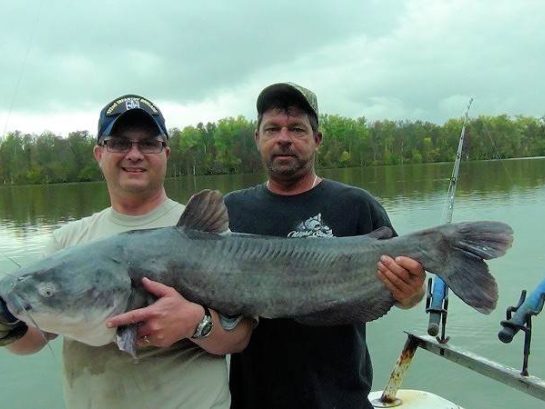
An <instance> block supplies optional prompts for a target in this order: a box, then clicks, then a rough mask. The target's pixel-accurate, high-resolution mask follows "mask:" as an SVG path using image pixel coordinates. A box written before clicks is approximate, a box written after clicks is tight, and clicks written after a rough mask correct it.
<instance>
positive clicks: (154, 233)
mask: <svg viewBox="0 0 545 409" xmlns="http://www.w3.org/2000/svg"><path fill="white" fill-rule="evenodd" d="M207 194H216V195H218V193H215V192H212V193H210V192H207ZM203 195H204V193H203ZM205 198H207V197H206V196H205ZM220 199H221V196H220ZM220 202H221V203H220V204H219V205H217V203H216V205H217V207H219V208H222V210H221V212H225V209H224V206H223V202H222V201H221V200H220ZM207 203H208V202H207ZM201 206H203V204H202V203H200V202H197V203H196V204H194V205H193V206H192V205H191V203H190V204H188V210H186V212H189V214H188V215H186V213H184V215H185V216H184V215H183V216H182V219H181V221H180V225H179V226H176V227H167V228H160V229H152V230H140V231H132V232H127V233H122V234H119V235H116V236H113V237H110V238H107V239H104V240H101V241H97V242H94V243H89V244H86V245H81V246H75V247H72V248H69V249H65V250H62V251H61V252H58V253H56V254H54V255H52V256H51V257H49V258H47V259H45V260H43V261H41V262H39V263H37V264H36V265H34V266H29V267H26V268H23V269H21V270H20V271H19V273H18V274H17V277H16V278H14V277H6V278H4V279H3V280H2V281H1V282H0V296H1V297H2V298H3V299H4V300H5V301H6V304H7V305H8V308H9V309H10V311H11V312H12V313H13V314H14V315H15V316H17V317H18V318H20V319H23V320H25V321H27V322H29V320H28V317H32V318H33V320H34V323H35V324H37V325H38V326H39V327H40V328H42V329H43V330H46V331H49V332H54V333H60V334H62V335H66V336H69V337H72V338H74V339H77V340H79V341H81V342H85V343H88V344H90V345H103V344H105V343H108V342H111V341H112V339H113V336H114V334H113V332H111V331H110V332H108V331H106V332H105V326H104V322H105V321H106V319H107V318H108V317H110V316H113V315H116V314H118V313H121V312H124V311H126V310H130V309H134V308H139V307H142V306H144V305H147V304H149V303H150V302H152V301H153V300H151V299H150V298H149V296H148V294H147V293H146V292H145V291H144V290H143V288H142V287H141V285H140V282H141V278H142V277H148V278H150V279H152V280H155V281H159V282H162V283H164V284H166V285H168V286H172V287H174V288H175V289H176V290H177V291H178V292H180V293H181V294H182V295H183V296H184V297H186V298H187V299H189V300H191V301H194V302H197V303H199V304H203V305H207V306H209V307H211V308H213V309H215V310H217V311H219V312H221V313H223V314H225V315H244V316H261V317H267V318H278V317H283V318H294V319H296V320H297V321H299V322H302V323H306V324H312V325H336V324H345V323H356V322H366V321H371V320H374V319H376V318H378V317H380V316H382V315H384V314H385V313H386V312H387V311H388V310H389V309H390V308H391V306H392V305H393V304H394V299H393V298H392V296H391V294H390V292H389V291H388V290H387V289H386V288H385V287H384V285H383V284H382V282H381V281H380V280H379V279H378V278H377V277H376V271H377V262H378V260H379V258H380V256H381V255H382V254H387V255H390V256H392V257H396V256H400V255H403V256H408V257H411V258H414V259H416V260H418V261H420V262H421V263H422V265H423V266H424V268H425V269H426V270H428V271H430V272H433V273H435V274H437V275H439V276H441V277H442V278H443V279H444V280H445V282H446V283H447V285H449V287H450V288H451V289H452V290H453V291H454V292H455V293H456V294H457V295H458V296H459V297H460V298H462V300H464V301H465V302H466V303H468V304H469V305H471V306H473V307H474V308H476V309H477V310H479V311H481V312H484V313H488V312H490V311H491V310H492V309H494V307H495V304H496V300H497V287H496V283H495V280H494V278H493V277H492V276H491V275H490V274H489V272H488V267H487V265H486V263H485V262H484V261H483V260H486V259H490V258H495V257H498V256H501V255H502V254H504V252H505V251H506V249H507V248H508V247H509V246H510V245H511V241H512V231H511V228H510V227H509V226H507V225H506V224H503V223H499V222H475V223H459V224H449V225H443V226H439V227H436V228H432V229H428V230H424V231H421V232H417V233H413V234H409V235H405V236H401V237H396V238H391V239H387V240H377V239H375V238H372V237H370V236H354V237H341V238H313V239H303V238H276V237H264V236H255V235H244V234H233V233H230V234H218V233H219V232H222V231H224V230H225V220H223V218H224V216H222V217H221V219H222V221H221V223H219V225H221V226H220V227H217V225H216V227H214V223H215V222H214V221H212V222H210V221H205V222H204V224H203V225H202V226H201V225H199V224H198V223H196V222H195V220H194V216H195V214H192V213H191V211H192V210H195V209H200V208H201ZM207 206H212V207H213V205H211V204H209V203H208V204H207ZM222 206H223V207H222ZM197 213H198V212H197ZM201 216H202V215H198V216H197V217H196V219H199V220H200V219H201ZM214 217H216V216H215V215H214ZM214 217H212V219H214ZM225 217H226V214H225ZM204 218H205V219H206V217H204ZM209 225H213V226H212V228H208V227H210V226H209ZM203 230H207V231H203ZM29 324H31V325H32V324H33V323H32V322H29ZM82 327H83V328H82Z"/></svg>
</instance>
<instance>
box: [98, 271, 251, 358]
mask: <svg viewBox="0 0 545 409" xmlns="http://www.w3.org/2000/svg"><path fill="white" fill-rule="evenodd" d="M142 283H143V285H144V287H145V288H146V290H148V291H149V292H150V293H152V294H154V295H155V296H156V297H157V298H158V299H157V301H155V303H153V304H151V305H149V306H147V307H144V308H139V309H136V310H132V311H128V312H126V313H123V314H120V315H117V316H115V317H112V318H111V319H110V320H108V323H107V325H108V327H119V326H122V325H129V324H134V323H140V325H139V327H138V345H140V346H145V345H154V346H157V347H168V346H170V345H172V344H174V343H175V342H177V341H179V340H181V339H184V338H187V339H190V340H191V341H192V342H194V343H195V344H197V345H199V346H200V347H201V348H203V349H204V350H205V351H207V352H210V353H211V354H216V355H224V354H229V353H234V352H240V351H242V350H243V349H244V348H245V347H246V345H247V344H248V341H249V340H250V335H251V333H252V329H253V327H254V321H253V320H251V319H243V320H241V321H240V322H239V323H238V324H237V325H236V327H235V328H233V329H232V330H229V331H227V330H225V329H224V328H223V327H222V325H221V323H220V320H219V316H218V314H217V312H215V311H212V310H211V314H212V320H213V323H214V324H213V329H212V331H211V333H210V335H209V336H208V337H206V338H200V339H193V338H191V336H192V335H193V334H194V332H195V329H196V328H197V325H198V324H199V322H200V321H201V320H202V318H203V316H204V308H203V307H202V306H201V305H199V304H195V303H193V302H190V301H188V300H186V299H185V298H184V297H183V296H182V295H181V294H179V293H178V292H177V291H176V290H175V289H174V288H172V287H169V286H166V285H164V284H161V283H158V282H156V281H152V280H149V279H147V278H144V279H143V280H142Z"/></svg>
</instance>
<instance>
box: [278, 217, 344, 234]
mask: <svg viewBox="0 0 545 409" xmlns="http://www.w3.org/2000/svg"><path fill="white" fill-rule="evenodd" d="M288 237H333V230H331V227H329V226H328V225H327V224H325V223H324V222H323V221H322V214H321V213H318V214H317V215H316V216H312V217H309V218H308V219H307V220H305V221H304V222H301V223H299V224H298V225H297V227H296V228H295V230H293V231H290V232H289V233H288Z"/></svg>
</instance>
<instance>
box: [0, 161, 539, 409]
mask: <svg viewBox="0 0 545 409" xmlns="http://www.w3.org/2000/svg"><path fill="white" fill-rule="evenodd" d="M451 172H452V164H432V165H411V166H391V167H372V168H361V169H360V168H357V169H336V170H327V171H326V170H324V171H321V172H320V175H321V176H324V177H327V178H331V179H335V180H339V181H342V182H345V183H350V184H353V185H356V186H361V187H364V188H366V189H367V190H369V191H370V192H371V193H373V194H374V195H375V196H377V197H378V198H380V200H381V202H382V203H383V205H384V206H385V208H386V210H387V211H388V213H389V215H390V217H391V219H392V222H393V224H394V226H395V227H396V230H397V231H398V232H399V234H404V233H408V232H411V231H414V230H418V229H422V228H426V227H430V226H433V225H436V224H440V223H441V222H442V220H444V217H445V215H444V207H445V201H446V191H447V187H448V182H449V178H450V174H451ZM262 180H263V176H262V175H236V176H214V177H197V178H183V179H176V180H168V181H167V191H168V194H169V196H171V197H172V198H174V199H176V200H178V201H181V202H186V201H187V199H188V198H189V197H190V195H191V194H192V193H194V192H196V191H198V190H200V189H203V188H216V189H219V190H221V191H223V192H228V191H231V190H234V189H238V188H242V187H246V186H250V185H252V184H255V183H259V182H261V181H262ZM107 203H108V197H107V193H106V189H105V185H104V184H103V183H88V184H67V185H55V186H19V187H0V272H2V273H6V272H10V271H13V270H15V269H16V266H15V264H14V262H12V261H10V260H9V259H8V257H9V258H11V259H12V260H14V261H16V262H17V263H19V264H21V265H24V264H27V263H29V262H31V261H34V260H36V259H38V258H39V257H40V253H41V249H42V248H43V245H44V243H45V241H46V240H47V237H48V235H49V233H50V232H51V231H52V230H53V229H55V228H56V227H58V226H59V225H61V224H63V223H65V222H67V221H69V220H73V219H78V218H80V217H83V216H86V215H89V214H91V213H93V212H95V211H98V210H100V209H102V208H103V207H105V206H107ZM544 216H545V159H543V158H535V159H521V160H506V161H488V162H472V163H462V167H461V176H460V179H459V184H458V191H457V195H456V204H455V210H454V217H453V221H454V222H456V221H464V220H501V221H504V222H507V223H509V224H510V225H511V226H512V227H513V229H514V231H515V242H514V244H513V248H512V249H511V250H510V251H509V253H508V254H507V255H506V256H505V257H503V258H500V259H497V260H493V261H492V262H490V266H491V270H492V272H493V274H494V275H495V277H496V279H497V281H498V285H499V291H500V298H499V302H498V308H497V309H496V311H494V312H493V313H492V314H490V315H488V316H486V315H481V314H479V313H477V312H476V311H474V310H472V309H471V308H470V307H467V306H466V305H465V304H463V303H462V302H461V301H459V300H458V299H457V298H456V297H455V296H454V295H452V296H451V297H450V307H449V317H448V327H447V335H449V336H450V337H451V340H450V343H451V344H452V345H455V346H458V347H462V348H464V349H468V350H470V351H472V352H474V353H477V354H480V355H483V356H484V357H486V358H488V359H491V360H495V361H497V362H499V363H501V364H504V365H507V366H510V367H514V368H519V369H520V368H521V366H522V348H523V338H524V337H523V336H522V334H518V335H517V336H516V337H515V339H514V341H513V342H512V343H511V344H507V345H506V344H503V343H501V342H500V341H499V340H498V338H497V333H498V330H499V329H500V325H499V322H500V321H501V320H502V319H504V318H505V309H506V308H507V307H508V306H510V305H513V304H516V302H517V301H518V298H519V296H520V291H521V290H522V289H527V290H532V289H533V288H535V286H536V285H537V284H538V283H539V282H540V281H541V280H542V279H543V278H544V275H545V267H544V265H545V255H544V253H545V252H544V247H545V246H544V244H543V243H544V241H543V237H542V235H541V234H542V233H543V232H544V231H545V218H544ZM427 322H428V316H427V315H426V313H425V311H424V305H423V303H422V304H421V305H419V306H417V307H416V308H414V309H412V310H409V311H402V310H398V309H394V310H392V311H391V312H390V313H389V314H388V315H387V316H385V317H383V318H381V319H380V320H377V321H375V322H372V323H370V324H369V329H368V342H369V348H370V351H371V356H372V358H373V364H374V371H375V376H374V389H382V388H383V387H384V385H385V383H386V381H387V379H388V376H389V374H390V371H391V369H392V367H393V365H394V363H395V360H396V359H397V357H398V355H399V353H400V351H401V349H402V347H403V344H404V342H405V334H404V333H403V331H405V330H416V331H420V332H421V333H425V330H426V328H427ZM60 367H61V354H60V341H59V340H56V341H54V342H53V343H52V348H51V349H44V350H43V351H41V352H39V353H38V354H35V355H31V356H24V357H20V356H13V355H11V354H9V353H7V352H6V351H3V350H0V368H1V369H0V396H2V399H1V400H0V408H10V409H56V408H59V409H62V408H63V407H64V406H63V403H62V389H61V376H60ZM529 371H530V374H532V375H535V376H538V377H540V378H543V379H545V312H544V313H543V314H542V316H538V317H536V318H534V320H533V342H532V350H531V355H530V365H529ZM403 387H404V388H410V389H422V390H427V391H430V392H433V393H436V394H439V395H441V396H443V397H445V398H447V399H449V400H452V401H454V402H456V403H458V404H459V405H462V406H464V407H465V408H466V409H476V408H515V407H516V408H525V409H538V408H543V407H545V403H544V402H543V401H540V400H538V399H536V398H533V397H531V396H528V395H525V394H524V393H522V392H519V391H517V390H514V389H512V388H510V387H508V386H504V385H503V384H500V383H497V382H494V381H492V380H489V379H488V378H485V377H483V376H481V375H478V374H475V373H472V372H471V371H469V370H467V369H465V368H463V367H460V366H458V365H456V364H454V363H452V362H450V361H447V360H444V359H441V358H439V357H437V356H435V355H433V354H430V353H428V352H426V351H424V350H420V349H419V350H418V351H417V353H416V356H415V359H414V360H413V364H412V365H411V367H410V369H409V373H408V376H407V378H406V380H405V382H404V383H403Z"/></svg>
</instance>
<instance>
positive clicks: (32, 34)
mask: <svg viewBox="0 0 545 409" xmlns="http://www.w3.org/2000/svg"><path fill="white" fill-rule="evenodd" d="M43 3H44V0H40V2H39V4H38V7H36V15H35V17H34V24H32V30H31V32H30V41H29V42H28V46H27V48H26V51H25V56H24V58H23V63H22V66H21V70H20V71H19V78H17V82H16V83H15V89H14V90H13V95H12V96H11V101H10V104H9V107H8V112H7V115H6V122H5V123H4V130H3V131H2V135H0V136H2V137H3V136H5V135H6V131H7V129H8V123H9V119H10V116H11V112H12V111H13V106H14V105H15V98H16V97H17V94H18V93H19V87H20V85H21V82H22V80H23V74H24V72H25V69H26V65H27V61H28V56H29V55H30V50H31V49H32V46H33V45H34V39H35V38H36V32H37V28H38V22H39V21H40V14H41V11H42V6H43Z"/></svg>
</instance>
